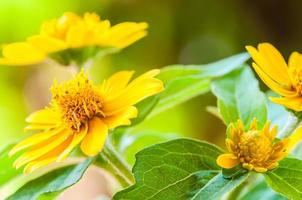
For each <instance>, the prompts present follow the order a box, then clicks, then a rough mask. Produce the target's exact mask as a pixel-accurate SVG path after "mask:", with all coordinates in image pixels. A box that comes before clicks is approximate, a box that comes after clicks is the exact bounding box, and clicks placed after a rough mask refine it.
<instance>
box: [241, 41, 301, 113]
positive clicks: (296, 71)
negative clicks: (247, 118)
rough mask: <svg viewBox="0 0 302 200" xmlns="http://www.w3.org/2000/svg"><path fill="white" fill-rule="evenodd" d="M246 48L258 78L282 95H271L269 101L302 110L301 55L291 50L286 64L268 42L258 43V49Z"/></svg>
mask: <svg viewBox="0 0 302 200" xmlns="http://www.w3.org/2000/svg"><path fill="white" fill-rule="evenodd" d="M246 49H247V51H248V52H249V54H250V55H251V56H252V58H253V60H254V63H253V67H254V69H255V71H256V72H257V73H258V75H259V76H260V78H261V79H262V80H263V81H264V83H265V84H266V85H267V86H268V87H270V88H271V89H272V90H273V91H275V92H276V93H278V94H279V95H281V96H282V97H280V98H276V97H274V98H273V97H271V98H270V99H271V101H273V102H275V103H277V104H281V105H283V106H285V107H287V108H289V109H291V110H294V111H298V112H299V111H302V55H301V54H299V53H297V52H293V53H292V54H291V55H290V57H289V61H288V64H286V62H285V60H284V58H283V57H282V55H281V54H280V52H279V51H278V50H277V49H276V48H275V47H274V46H272V45H271V44H269V43H261V44H259V45H258V50H257V49H256V48H254V47H252V46H247V47H246Z"/></svg>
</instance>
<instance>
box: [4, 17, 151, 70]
mask: <svg viewBox="0 0 302 200" xmlns="http://www.w3.org/2000/svg"><path fill="white" fill-rule="evenodd" d="M147 27H148V24H147V23H145V22H142V23H135V22H123V23H120V24H117V25H114V26H111V25H110V22H109V21H108V20H100V18H99V16H98V15H97V14H95V13H85V14H84V16H83V17H81V16H78V15H76V14H74V13H71V12H67V13H65V14H64V15H63V16H62V17H60V18H58V19H53V20H50V21H46V22H44V23H43V24H42V26H41V30H40V33H39V34H37V35H34V36H31V37H29V38H27V40H26V41H23V42H15V43H11V44H7V45H3V48H2V56H3V57H2V58H0V64H4V65H27V64H36V63H39V62H42V61H43V60H44V59H46V57H47V56H50V57H51V56H52V55H54V53H56V52H62V51H63V50H68V49H75V50H78V49H79V48H84V47H99V48H107V47H114V48H117V49H122V48H125V47H127V46H129V45H131V44H132V43H134V42H136V41H137V40H139V39H141V38H143V37H144V36H146V34H147V32H146V29H147ZM90 51H91V50H90ZM73 54H78V52H67V53H66V55H64V56H63V57H64V58H65V57H68V58H70V57H72V56H73ZM53 57H55V56H53ZM55 58H56V57H55ZM61 59H62V58H61Z"/></svg>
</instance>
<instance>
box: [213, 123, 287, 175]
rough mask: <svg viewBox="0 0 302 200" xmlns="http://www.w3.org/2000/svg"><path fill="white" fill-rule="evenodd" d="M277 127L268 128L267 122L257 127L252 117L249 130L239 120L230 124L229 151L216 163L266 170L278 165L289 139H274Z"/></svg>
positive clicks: (227, 166) (226, 166)
mask: <svg viewBox="0 0 302 200" xmlns="http://www.w3.org/2000/svg"><path fill="white" fill-rule="evenodd" d="M276 133H277V127H276V126H275V127H273V128H272V129H270V123H269V122H267V123H266V124H265V125H264V127H263V129H261V130H259V129H258V128H257V120H256V119H254V120H253V122H252V123H251V125H250V128H249V130H247V131H245V130H244V126H243V124H242V121H241V120H238V122H237V127H235V124H231V125H230V136H229V138H227V139H226V146H227V149H228V151H229V153H225V154H222V155H220V156H219V157H218V158H217V164H218V165H219V166H221V167H223V168H226V169H229V168H233V167H235V166H236V165H238V164H241V165H242V167H243V168H246V169H248V170H255V171H256V172H266V171H267V170H270V169H273V168H275V167H276V166H278V161H280V160H282V159H283V158H284V157H285V156H286V155H287V152H288V148H289V146H290V139H288V138H286V139H283V140H280V141H275V136H276Z"/></svg>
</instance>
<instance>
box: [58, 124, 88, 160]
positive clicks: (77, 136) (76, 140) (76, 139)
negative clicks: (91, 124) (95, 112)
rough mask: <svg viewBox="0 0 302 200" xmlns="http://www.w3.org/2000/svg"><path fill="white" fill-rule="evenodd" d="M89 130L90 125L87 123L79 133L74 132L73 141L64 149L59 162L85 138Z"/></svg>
mask: <svg viewBox="0 0 302 200" xmlns="http://www.w3.org/2000/svg"><path fill="white" fill-rule="evenodd" d="M87 130H88V126H87V125H85V126H84V127H83V128H82V129H81V130H80V132H79V133H74V135H73V137H72V141H71V142H70V144H69V145H68V146H67V147H66V148H65V149H64V151H63V152H62V153H61V154H60V155H59V156H58V158H57V162H60V161H62V160H64V159H65V158H66V157H67V156H68V154H70V152H71V151H72V150H73V149H74V148H75V147H76V146H77V145H78V144H79V143H80V142H81V141H82V140H83V138H84V137H85V136H86V134H87Z"/></svg>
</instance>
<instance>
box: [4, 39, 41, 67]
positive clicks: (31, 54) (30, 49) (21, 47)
mask: <svg viewBox="0 0 302 200" xmlns="http://www.w3.org/2000/svg"><path fill="white" fill-rule="evenodd" d="M2 55H3V58H1V59H0V64H4V65H29V64H36V63H39V62H42V61H43V60H44V59H45V57H46V54H45V52H43V51H41V50H39V49H37V48H36V47H34V46H32V45H31V44H29V43H27V42H16V43H11V44H7V45H4V46H3V49H2Z"/></svg>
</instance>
